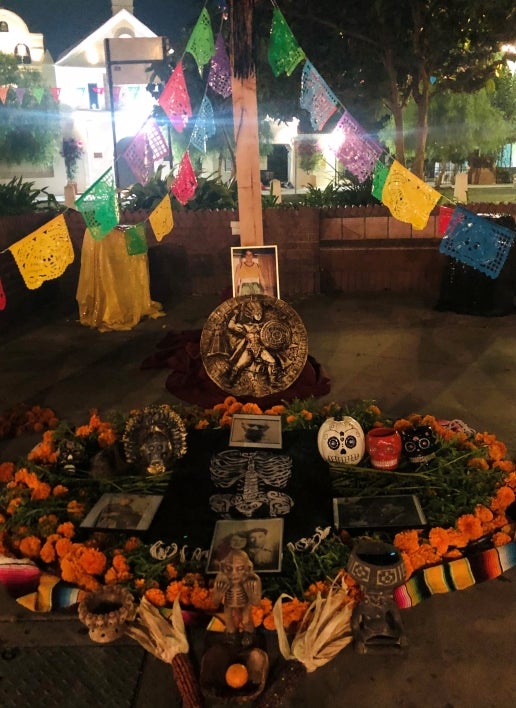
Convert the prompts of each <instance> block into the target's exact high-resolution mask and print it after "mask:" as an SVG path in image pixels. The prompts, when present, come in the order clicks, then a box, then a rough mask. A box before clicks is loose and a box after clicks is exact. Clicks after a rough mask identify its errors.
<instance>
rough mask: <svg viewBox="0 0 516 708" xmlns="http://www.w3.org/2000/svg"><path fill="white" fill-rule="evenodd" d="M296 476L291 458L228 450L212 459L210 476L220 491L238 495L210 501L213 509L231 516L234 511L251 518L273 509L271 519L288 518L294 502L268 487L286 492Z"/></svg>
mask: <svg viewBox="0 0 516 708" xmlns="http://www.w3.org/2000/svg"><path fill="white" fill-rule="evenodd" d="M291 472H292V459H291V458H290V457H289V456H288V455H277V454H274V453H270V452H241V451H240V450H224V451H223V452H219V453H217V454H216V455H214V456H213V457H212V458H211V464H210V473H211V479H212V481H213V484H214V485H215V486H216V487H221V488H223V489H228V488H230V487H233V486H235V487H236V493H234V494H233V493H229V494H214V495H212V496H211V497H210V506H211V508H212V509H213V510H214V511H216V512H219V513H221V514H222V515H225V516H229V511H230V509H231V508H232V507H234V508H235V509H236V510H237V511H238V512H240V513H241V514H243V515H244V516H247V517H251V516H252V515H253V512H254V511H256V510H257V509H259V508H260V507H261V506H263V505H266V506H268V508H269V515H270V516H281V515H284V514H288V512H289V511H290V509H291V507H292V506H293V503H294V502H293V500H292V498H291V497H289V496H288V494H284V493H282V492H278V491H274V490H270V491H264V489H263V487H264V486H265V485H267V486H269V487H276V488H282V487H285V485H286V484H287V482H288V480H289V478H290V475H291Z"/></svg>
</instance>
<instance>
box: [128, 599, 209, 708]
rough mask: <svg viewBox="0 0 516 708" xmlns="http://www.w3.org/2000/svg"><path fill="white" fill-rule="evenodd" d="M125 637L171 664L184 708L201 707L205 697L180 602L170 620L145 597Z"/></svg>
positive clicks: (175, 606)
mask: <svg viewBox="0 0 516 708" xmlns="http://www.w3.org/2000/svg"><path fill="white" fill-rule="evenodd" d="M126 634H128V635H129V636H130V637H132V638H133V639H136V641H137V642H139V644H141V645H142V647H143V648H144V649H146V650H147V651H148V652H149V653H150V654H153V656H155V657H157V658H158V659H161V661H164V662H165V663H166V664H170V665H171V667H172V672H173V674H174V680H175V682H176V684H177V687H178V689H179V692H180V694H181V698H182V699H183V706H184V708H202V706H203V698H202V694H201V691H200V688H199V682H198V680H197V676H196V675H195V672H194V669H193V666H192V662H191V661H190V657H189V654H188V651H189V645H188V638H187V636H186V630H185V623H184V620H183V615H182V613H181V607H180V604H179V600H176V601H175V602H174V606H173V608H172V614H171V617H170V621H169V620H166V619H165V618H164V617H163V615H161V614H160V612H159V610H158V609H157V608H156V607H154V605H152V603H151V602H149V600H147V598H146V597H143V598H142V599H141V601H140V605H139V607H138V611H137V615H136V620H135V622H134V623H133V624H132V625H130V626H129V627H128V628H127V631H126Z"/></svg>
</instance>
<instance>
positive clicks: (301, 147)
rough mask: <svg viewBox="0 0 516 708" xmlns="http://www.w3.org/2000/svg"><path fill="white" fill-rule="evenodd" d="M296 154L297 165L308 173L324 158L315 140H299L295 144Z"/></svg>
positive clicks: (318, 165)
mask: <svg viewBox="0 0 516 708" xmlns="http://www.w3.org/2000/svg"><path fill="white" fill-rule="evenodd" d="M297 154H298V158H299V167H300V168H301V169H302V170H304V171H305V172H308V174H311V173H312V172H313V171H314V170H316V169H317V168H318V167H320V166H321V164H322V162H323V160H324V155H323V154H322V152H321V150H320V149H319V145H318V143H317V140H307V139H305V140H300V141H299V142H298V144H297Z"/></svg>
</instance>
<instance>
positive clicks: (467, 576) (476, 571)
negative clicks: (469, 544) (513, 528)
mask: <svg viewBox="0 0 516 708" xmlns="http://www.w3.org/2000/svg"><path fill="white" fill-rule="evenodd" d="M515 565H516V542H514V541H512V542H511V543H507V544H505V546H499V547H498V548H489V549H488V550H487V551H483V552H481V553H477V554H475V555H472V556H469V557H468V558H458V559H457V560H453V561H449V562H447V563H442V564H441V565H435V566H432V567H431V568H424V569H422V570H418V571H416V573H414V575H413V576H412V577H411V578H409V580H408V581H407V582H406V583H405V584H404V585H400V586H399V587H397V588H396V589H395V590H394V593H393V597H394V601H395V602H396V604H397V605H398V607H400V608H401V609H405V608H407V607H414V605H418V604H419V603H420V602H422V601H423V600H426V599H427V598H429V597H431V596H432V595H436V594H438V593H445V592H453V591H454V590H465V589H466V588H470V587H471V586H472V585H475V584H476V583H482V582H483V581H484V580H491V579H492V578H497V577H498V576H499V575H501V574H502V573H505V571H506V570H509V568H512V567H513V566H515Z"/></svg>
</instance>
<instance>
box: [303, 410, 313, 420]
mask: <svg viewBox="0 0 516 708" xmlns="http://www.w3.org/2000/svg"><path fill="white" fill-rule="evenodd" d="M300 415H301V416H303V418H304V419H305V420H312V418H313V417H314V414H313V413H312V412H311V411H307V410H306V408H303V410H302V411H301V413H300Z"/></svg>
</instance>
